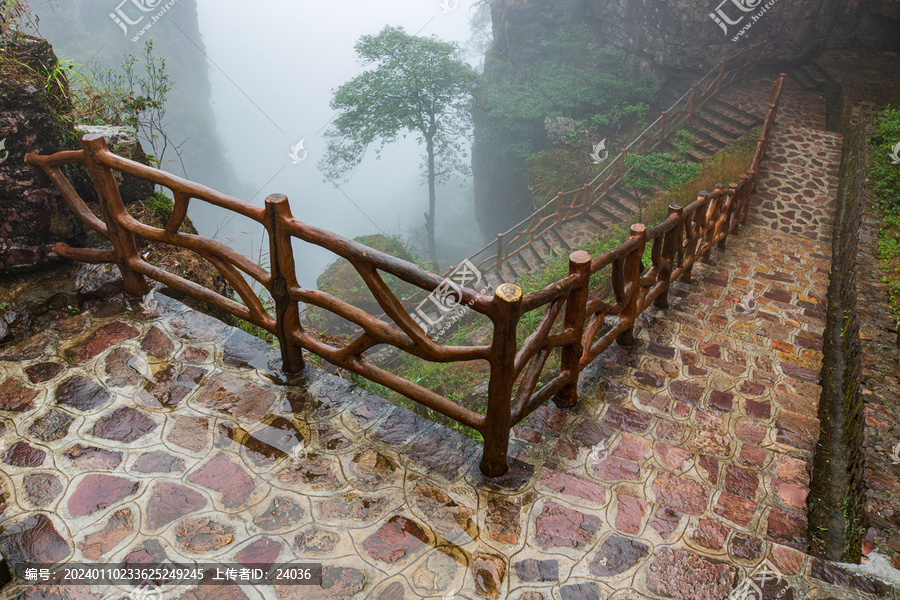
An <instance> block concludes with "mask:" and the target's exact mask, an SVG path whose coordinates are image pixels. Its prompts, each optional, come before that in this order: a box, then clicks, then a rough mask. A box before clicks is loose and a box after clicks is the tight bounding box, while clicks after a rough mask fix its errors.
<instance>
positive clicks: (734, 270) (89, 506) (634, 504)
mask: <svg viewBox="0 0 900 600" xmlns="http://www.w3.org/2000/svg"><path fill="white" fill-rule="evenodd" d="M768 85H769V84H768V83H766V84H764V85H763V89H762V90H761V91H760V93H759V94H756V95H754V94H746V93H745V94H743V95H742V96H741V98H739V101H740V102H741V103H742V106H744V107H746V110H748V111H752V110H754V108H755V107H756V108H758V106H756V104H757V103H759V102H765V96H766V95H767V93H768ZM822 119H824V113H823V107H822V106H821V104H819V102H818V99H817V98H816V97H815V95H814V94H810V93H807V92H804V91H803V90H802V89H798V88H797V87H795V86H791V85H789V86H788V88H787V90H786V92H785V99H784V109H783V110H782V113H781V116H780V118H779V124H778V125H777V127H776V129H775V133H774V136H773V139H772V142H771V143H772V146H771V148H770V152H769V157H768V160H767V162H766V164H765V166H764V171H763V173H762V174H761V180H760V185H759V190H758V195H757V197H756V199H755V201H754V209H753V211H752V213H751V214H752V215H753V216H752V218H751V219H750V222H749V223H748V224H747V225H746V226H744V228H743V229H742V231H741V232H740V233H739V234H738V235H737V236H733V237H730V238H729V248H728V249H727V250H726V251H725V252H720V251H715V252H714V254H713V261H712V263H711V264H709V265H698V266H697V267H696V268H695V271H694V282H693V283H691V284H679V285H678V286H677V288H676V289H674V290H673V294H672V295H671V307H670V309H668V310H667V311H660V312H658V313H650V316H649V318H648V319H647V320H646V321H645V322H644V323H642V325H641V327H640V328H639V331H638V335H637V340H636V343H635V345H634V346H633V347H631V348H627V349H625V348H617V347H613V348H611V349H610V350H609V351H608V352H607V353H605V354H604V355H602V356H601V357H600V358H599V359H598V361H596V362H595V363H594V364H593V365H592V366H591V367H590V368H589V370H588V371H586V372H585V373H584V374H583V378H582V380H581V382H580V401H579V405H578V407H577V408H576V409H573V410H572V411H565V412H564V411H560V410H557V409H556V408H554V407H553V406H552V405H550V406H546V407H544V408H542V409H540V410H538V411H537V412H536V413H534V415H532V417H530V418H529V419H528V420H527V421H526V422H525V423H523V424H522V425H521V426H519V427H517V428H516V429H515V439H514V441H513V446H514V456H515V458H514V459H513V460H512V467H511V470H510V473H509V474H508V475H506V476H505V477H503V478H500V479H499V480H490V481H488V480H485V479H484V478H483V477H481V475H480V473H479V471H478V465H477V463H478V459H479V456H480V448H479V446H478V445H477V444H476V443H475V442H473V441H472V440H470V439H468V438H465V437H463V436H461V435H459V434H457V433H455V432H453V431H450V430H448V429H445V428H443V427H440V426H437V425H435V424H433V423H431V422H429V421H425V420H423V419H421V418H419V417H417V416H416V415H415V414H413V413H412V412H410V411H407V410H405V409H401V408H397V407H394V406H391V405H390V404H388V403H387V402H386V401H384V400H383V399H381V398H378V397H376V396H372V395H369V394H367V393H365V392H363V391H361V390H359V389H358V388H355V387H354V386H352V385H350V384H349V383H347V382H345V381H343V380H340V379H338V378H337V377H334V376H332V375H328V374H325V373H323V372H321V371H319V370H318V369H315V368H313V367H308V368H307V370H306V371H305V373H304V374H303V376H302V377H300V378H298V379H296V380H294V381H291V382H289V383H288V384H283V382H281V381H280V380H278V378H277V377H276V376H275V375H274V372H273V371H272V368H273V367H274V366H276V365H277V362H278V355H277V351H275V350H274V349H272V348H271V347H269V346H267V345H265V344H264V343H262V342H261V341H260V340H258V339H256V338H252V337H250V336H248V335H247V334H245V333H243V332H241V331H238V330H235V329H233V328H231V327H227V326H225V325H224V324H222V323H221V322H219V321H216V320H215V319H212V318H210V317H206V316H203V315H200V314H198V313H196V312H193V311H191V310H189V309H187V308H186V307H184V306H183V305H181V304H179V303H177V302H175V301H172V300H168V299H166V298H160V299H159V301H158V302H157V303H156V304H150V305H148V304H144V305H141V304H140V303H138V302H128V303H125V302H121V301H114V302H109V303H106V304H102V305H99V306H97V307H96V308H95V309H94V310H92V311H91V312H90V313H85V314H82V315H79V316H76V317H73V318H72V319H70V320H68V321H65V322H63V323H61V324H60V325H59V326H58V327H56V328H54V329H50V330H48V331H46V332H44V333H42V334H40V335H38V336H35V337H34V338H31V339H29V340H27V341H25V342H23V343H21V344H19V345H17V346H12V347H5V348H2V349H0V423H2V426H0V463H2V466H0V484H2V488H3V492H4V502H5V504H4V506H3V509H2V513H0V553H2V554H3V556H4V557H5V558H6V560H7V561H8V562H9V564H10V565H11V566H12V567H13V568H14V569H15V570H17V571H18V572H19V573H21V572H22V571H23V570H24V568H25V567H26V566H27V565H29V564H35V563H61V562H75V561H86V562H90V563H120V562H126V563H129V564H136V563H146V562H150V561H161V560H163V559H169V560H175V561H181V562H186V563H192V562H214V561H215V562H221V563H228V564H235V565H238V564H246V563H272V562H275V563H287V562H303V563H319V564H321V565H323V566H324V575H323V581H322V584H321V585H312V586H288V585H275V586H251V585H246V584H241V583H240V582H237V583H218V584H213V585H204V586H200V587H191V586H187V585H182V586H168V587H165V588H163V590H162V593H161V595H160V596H158V597H159V598H162V599H163V600H169V599H171V598H177V599H179V600H214V599H215V600H219V599H225V600H262V599H274V598H277V599H279V600H300V599H307V600H308V599H317V600H325V599H345V600H351V599H352V600H362V599H371V600H401V599H403V600H414V599H419V598H447V599H451V598H452V599H467V600H476V598H490V599H503V598H509V599H511V600H551V599H552V600H658V599H665V600H724V599H726V598H732V599H735V598H736V599H739V600H749V599H750V598H756V599H760V598H765V599H776V598H777V599H779V600H792V599H796V600H799V599H804V600H806V599H808V600H847V599H854V600H874V599H876V598H877V599H890V600H900V595H898V593H897V591H896V590H894V589H891V588H889V587H887V586H886V585H884V584H881V583H879V582H877V581H874V580H871V579H868V578H865V577H862V576H859V575H856V574H854V573H852V572H850V571H849V570H848V569H846V568H844V567H841V566H838V565H835V564H833V563H829V562H825V561H821V560H818V559H815V558H812V557H810V556H808V555H806V553H805V549H806V496H807V493H808V484H809V459H810V456H811V451H812V448H813V445H814V444H815V439H816V433H817V424H816V418H815V415H816V404H817V399H818V393H819V390H818V388H817V386H816V383H815V382H816V381H817V380H818V370H819V367H820V362H821V354H820V349H821V347H820V340H821V335H820V334H821V328H822V324H823V321H824V317H823V314H822V308H823V303H824V292H825V286H826V282H827V278H828V270H829V256H830V253H829V240H828V233H829V222H830V221H829V220H830V219H831V217H832V213H831V202H832V201H833V195H834V187H835V184H836V181H835V176H836V168H837V161H838V160H839V156H840V147H841V139H840V137H839V136H836V135H834V134H830V133H827V132H824V131H822ZM767 213H771V214H767ZM801 219H802V220H801ZM798 220H799V222H802V223H803V226H798V225H795V223H797V222H798ZM795 227H797V229H795ZM131 592H132V590H130V589H129V588H128V587H126V586H119V587H110V586H106V587H102V586H46V585H31V586H30V587H29V585H27V584H21V585H16V586H14V587H9V588H5V589H4V590H3V591H2V592H0V598H2V600H8V599H11V598H16V599H17V600H50V599H53V600H101V599H103V600H106V599H109V600H122V599H123V598H127V597H129V595H130V594H131ZM132 597H133V598H134V597H135V596H133V595H132ZM145 597H146V596H145ZM148 600H149V599H148ZM154 600H155V598H154Z"/></svg>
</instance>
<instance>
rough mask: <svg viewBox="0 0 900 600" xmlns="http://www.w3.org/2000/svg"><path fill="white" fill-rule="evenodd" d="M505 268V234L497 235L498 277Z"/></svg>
mask: <svg viewBox="0 0 900 600" xmlns="http://www.w3.org/2000/svg"><path fill="white" fill-rule="evenodd" d="M502 268H503V234H502V233H498V234H497V275H500V270H501V269H502ZM501 277H502V275H501Z"/></svg>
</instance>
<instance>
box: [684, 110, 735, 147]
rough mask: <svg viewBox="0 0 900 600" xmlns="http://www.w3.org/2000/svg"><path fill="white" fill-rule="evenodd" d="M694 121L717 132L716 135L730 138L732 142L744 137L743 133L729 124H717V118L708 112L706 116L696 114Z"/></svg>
mask: <svg viewBox="0 0 900 600" xmlns="http://www.w3.org/2000/svg"><path fill="white" fill-rule="evenodd" d="M694 121H695V122H696V123H698V124H700V125H703V127H705V128H706V129H707V130H711V131H715V132H716V133H718V134H720V135H723V136H725V137H726V138H729V139H730V140H731V141H734V140H736V139H738V138H739V137H741V135H743V132H742V131H740V130H738V129H735V128H734V127H732V126H730V125H729V124H728V123H725V124H723V123H720V122H717V120H716V118H715V116H714V115H711V114H710V113H708V112H707V113H704V114H700V113H696V114H695V115H694Z"/></svg>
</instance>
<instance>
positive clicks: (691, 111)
mask: <svg viewBox="0 0 900 600" xmlns="http://www.w3.org/2000/svg"><path fill="white" fill-rule="evenodd" d="M696 96H697V84H696V83H695V84H694V85H692V86H691V95H690V97H689V98H688V105H687V119H685V122H686V123H687V124H688V125H690V124H691V119H693V118H694V98H695V97H696Z"/></svg>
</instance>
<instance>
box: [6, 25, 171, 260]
mask: <svg viewBox="0 0 900 600" xmlns="http://www.w3.org/2000/svg"><path fill="white" fill-rule="evenodd" d="M0 54H2V55H3V56H4V58H6V59H7V60H6V61H5V67H4V68H5V69H6V71H5V72H4V77H3V80H2V81H0V142H3V144H2V145H3V146H5V148H3V149H0V273H8V272H11V271H16V270H23V269H31V268H34V267H38V266H41V265H43V264H46V263H48V262H51V261H54V260H56V259H57V258H58V257H57V256H56V254H55V253H54V252H53V246H55V245H56V243H57V242H64V243H66V244H69V245H70V246H80V247H84V246H92V245H95V244H97V243H99V242H102V240H97V239H96V236H92V235H90V232H88V231H86V229H85V227H84V226H83V224H82V223H81V222H80V221H79V220H78V219H77V218H76V217H75V215H74V214H72V212H71V211H70V210H69V208H68V206H66V203H65V201H64V200H63V198H62V196H61V195H60V194H59V191H58V190H57V189H56V187H55V186H54V185H53V183H52V182H51V181H50V179H49V178H48V177H47V176H46V175H45V174H44V172H43V171H42V170H40V169H38V168H35V167H29V166H28V165H26V164H25V154H27V153H29V152H34V153H37V154H53V153H55V152H59V151H61V150H66V149H78V148H80V147H81V145H80V143H79V141H78V140H79V139H80V137H81V135H83V134H84V133H102V134H103V135H105V136H106V138H107V142H108V144H109V147H110V150H112V151H113V152H115V153H116V154H119V155H120V156H124V157H125V158H129V159H131V160H134V161H137V162H140V163H142V164H145V165H146V164H149V161H148V158H147V155H146V154H145V153H144V151H143V149H142V148H141V145H140V143H139V142H138V141H137V138H136V137H135V136H134V134H133V133H131V131H130V130H128V129H127V128H123V127H106V126H104V127H90V126H83V127H77V128H73V127H72V124H71V123H72V120H73V119H72V107H71V105H70V102H69V98H70V96H69V92H68V85H67V83H66V77H65V76H64V74H63V73H64V71H61V70H60V68H59V62H58V60H57V58H56V55H55V54H54V52H53V48H52V47H51V46H50V44H48V43H47V42H46V41H45V40H40V39H35V38H28V37H23V38H22V39H20V40H17V41H8V42H5V43H4V44H3V45H2V46H0ZM63 170H64V172H65V174H66V176H67V177H68V178H69V180H70V181H71V182H72V185H73V187H74V188H75V190H76V191H77V192H78V194H79V195H80V196H81V197H82V198H83V199H84V200H85V201H86V202H88V204H89V205H93V204H94V203H95V201H96V197H95V194H94V188H93V184H92V183H91V181H90V179H89V178H88V175H87V170H86V169H85V168H83V167H82V166H81V165H70V166H68V167H65V168H64V169H63ZM116 179H117V181H118V183H119V187H120V193H121V195H122V199H123V200H124V201H125V203H126V204H131V203H133V202H136V201H139V200H143V199H144V198H147V197H148V196H149V195H151V194H152V193H153V187H154V186H153V184H152V183H149V182H146V181H141V180H138V179H135V178H133V177H130V176H122V175H119V174H117V175H116ZM95 212H97V211H95ZM98 214H99V213H98Z"/></svg>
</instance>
